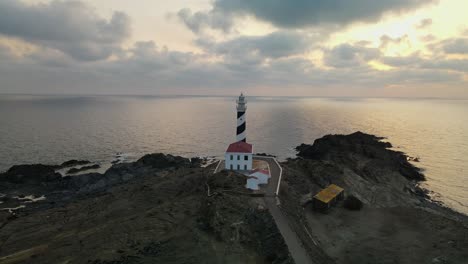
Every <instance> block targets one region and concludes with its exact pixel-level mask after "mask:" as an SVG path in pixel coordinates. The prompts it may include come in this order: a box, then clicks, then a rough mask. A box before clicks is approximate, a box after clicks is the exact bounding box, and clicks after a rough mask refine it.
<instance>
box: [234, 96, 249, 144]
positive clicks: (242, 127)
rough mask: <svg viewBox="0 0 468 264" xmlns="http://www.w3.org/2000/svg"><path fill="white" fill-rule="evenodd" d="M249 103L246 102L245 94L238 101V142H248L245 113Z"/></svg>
mask: <svg viewBox="0 0 468 264" xmlns="http://www.w3.org/2000/svg"><path fill="white" fill-rule="evenodd" d="M246 104H247V101H246V100H245V97H244V94H242V93H241V95H240V96H239V99H237V131H236V142H239V141H243V142H246V140H247V133H246V120H245V111H246V110H247V106H246Z"/></svg>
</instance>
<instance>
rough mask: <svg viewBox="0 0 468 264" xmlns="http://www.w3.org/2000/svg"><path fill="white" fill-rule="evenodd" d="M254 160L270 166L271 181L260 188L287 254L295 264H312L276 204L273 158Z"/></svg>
mask: <svg viewBox="0 0 468 264" xmlns="http://www.w3.org/2000/svg"><path fill="white" fill-rule="evenodd" d="M255 159H259V160H264V161H266V162H268V165H270V174H271V179H270V182H269V183H268V185H267V186H265V187H262V189H264V190H265V192H266V195H267V196H266V197H265V198H264V200H265V203H266V205H267V207H268V210H270V213H271V215H272V216H273V219H274V220H275V223H276V226H277V227H278V229H279V231H280V233H281V235H282V236H283V238H284V241H285V242H286V245H287V246H288V249H289V252H290V253H291V256H292V258H293V259H294V261H295V262H296V264H306V263H313V262H312V259H311V258H310V256H309V255H308V254H307V252H306V250H305V249H304V247H303V246H302V243H301V241H300V240H299V238H298V237H297V235H296V233H295V232H294V231H293V230H292V229H291V227H290V226H289V224H288V219H287V218H286V216H285V215H284V214H283V212H281V210H280V208H279V207H278V205H277V204H276V196H275V192H276V188H277V186H278V181H279V176H280V168H279V166H278V164H277V163H276V162H275V160H274V159H273V158H266V157H255Z"/></svg>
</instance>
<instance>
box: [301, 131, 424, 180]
mask: <svg viewBox="0 0 468 264" xmlns="http://www.w3.org/2000/svg"><path fill="white" fill-rule="evenodd" d="M382 139H383V138H381V137H376V136H373V135H368V134H365V133H362V132H356V133H353V134H351V135H327V136H324V137H323V138H320V139H317V140H315V141H314V144H313V145H306V144H302V145H300V146H298V147H296V150H297V151H298V153H297V156H299V157H302V158H304V159H314V160H329V161H333V162H342V163H345V164H348V163H355V161H356V160H357V159H359V158H362V159H367V160H370V161H371V162H370V163H365V165H364V166H363V167H361V168H359V171H358V172H359V173H361V174H363V175H366V176H368V177H370V178H374V179H376V178H378V175H379V174H381V172H382V170H390V171H399V172H400V173H401V174H402V175H403V176H405V177H406V178H408V179H410V180H416V181H422V180H424V179H425V178H424V175H423V174H421V172H420V170H419V169H418V168H416V167H415V166H413V165H412V164H411V163H409V162H408V159H407V156H406V155H405V154H404V153H401V152H397V151H393V150H390V149H388V148H390V147H392V145H391V144H390V143H388V142H382V141H381V140H382Z"/></svg>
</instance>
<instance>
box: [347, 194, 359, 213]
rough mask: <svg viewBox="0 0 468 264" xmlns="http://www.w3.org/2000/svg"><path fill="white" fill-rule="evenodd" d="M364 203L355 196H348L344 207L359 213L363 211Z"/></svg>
mask: <svg viewBox="0 0 468 264" xmlns="http://www.w3.org/2000/svg"><path fill="white" fill-rule="evenodd" d="M362 206H363V203H362V202H361V200H359V199H358V198H357V197H356V196H354V195H348V196H347V197H346V199H345V200H344V203H343V207H344V208H346V209H348V210H352V211H359V210H361V209H362Z"/></svg>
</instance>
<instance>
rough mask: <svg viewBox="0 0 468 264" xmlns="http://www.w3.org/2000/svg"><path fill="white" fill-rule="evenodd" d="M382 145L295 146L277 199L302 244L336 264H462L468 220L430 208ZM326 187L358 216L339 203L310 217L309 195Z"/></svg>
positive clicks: (402, 162) (333, 141)
mask: <svg viewBox="0 0 468 264" xmlns="http://www.w3.org/2000/svg"><path fill="white" fill-rule="evenodd" d="M381 140H382V138H378V137H375V136H371V135H367V134H364V133H361V132H357V133H354V134H351V135H347V136H344V135H329V136H325V137H323V138H320V139H317V140H315V142H314V144H313V145H306V144H303V145H301V146H299V147H298V148H297V150H298V154H297V155H298V158H296V159H290V160H288V161H287V162H285V163H283V167H284V182H283V185H282V189H281V192H280V197H281V200H282V202H283V207H284V210H286V211H288V213H289V215H290V220H291V222H292V223H294V224H295V227H296V232H297V233H298V234H301V236H302V237H301V238H302V239H303V242H304V244H305V245H306V246H307V247H308V248H309V249H310V250H311V252H312V254H314V255H316V256H320V254H321V252H317V246H316V244H318V248H320V249H322V250H323V251H324V253H325V254H326V255H327V256H328V257H330V258H331V261H333V262H336V263H467V262H466V261H467V260H468V251H467V250H466V249H467V248H468V228H467V226H468V220H467V217H466V216H465V215H461V214H458V213H456V212H453V211H452V210H450V209H448V208H444V207H443V206H441V205H439V204H438V203H436V202H433V201H431V200H430V199H429V197H428V191H427V190H423V189H421V188H420V187H419V186H418V183H419V182H420V181H423V180H424V176H423V175H422V174H421V172H420V170H419V169H418V168H416V167H415V166H413V165H412V164H411V163H409V162H408V161H407V160H408V158H407V156H406V155H405V154H403V153H401V152H396V151H393V150H390V149H389V148H390V147H391V144H390V143H388V142H382V141H381ZM331 183H334V184H337V185H339V186H341V187H343V188H344V189H345V194H346V195H347V196H351V195H352V196H354V197H356V198H357V199H359V200H360V201H361V202H362V203H363V207H362V209H361V210H357V211H351V210H347V209H345V208H343V205H344V203H343V202H341V203H338V204H337V205H336V206H335V207H334V208H332V209H331V210H329V211H328V212H327V213H320V212H315V211H313V210H312V208H310V206H308V205H307V202H308V201H310V199H311V195H313V194H315V193H317V192H318V191H320V190H321V189H322V188H325V187H327V186H328V185H329V184H331ZM304 206H305V208H304ZM307 233H309V234H311V235H310V236H309V235H307ZM322 259H324V261H323V262H325V261H330V259H327V258H322Z"/></svg>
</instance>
